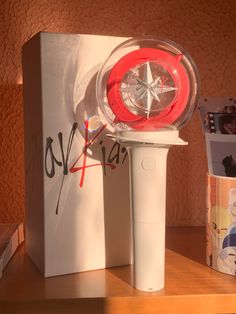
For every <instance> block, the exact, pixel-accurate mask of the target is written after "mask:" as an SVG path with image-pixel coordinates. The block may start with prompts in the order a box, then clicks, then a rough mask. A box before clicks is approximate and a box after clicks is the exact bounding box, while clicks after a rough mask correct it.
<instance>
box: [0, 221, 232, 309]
mask: <svg viewBox="0 0 236 314" xmlns="http://www.w3.org/2000/svg"><path fill="white" fill-rule="evenodd" d="M166 246H167V249H166V285H165V289H163V290H161V291H159V292H156V293H144V292H140V291H138V290H135V289H133V288H132V287H131V267H130V266H124V267H115V268H110V269H106V270H97V271H90V272H84V273H79V274H73V275H65V276H58V277H54V278H48V279H44V278H43V277H42V276H41V274H40V273H39V272H38V270H37V269H36V268H35V266H34V265H33V264H32V262H31V261H30V259H29V258H28V256H27V255H25V253H24V245H22V246H21V247H20V248H19V250H18V251H17V253H16V254H15V256H14V257H13V259H12V260H11V261H10V263H9V265H8V266H7V268H6V269H5V271H4V273H3V277H2V279H1V281H0V313H1V314H4V313H17V314H21V313H30V314H31V313H40V314H42V313H43V314H47V313H57V314H60V313H66V314H70V313H82V314H87V313H93V314H97V313H103V314H118V313H119V314H121V313H122V314H126V313H129V314H131V313H138V314H152V313H161V314H162V313H168V314H169V313H188V314H192V313H193V314H194V313H236V278H235V277H234V276H230V275H225V274H221V273H219V272H216V271H214V270H212V269H210V268H208V267H207V266H206V265H205V235H204V228H201V227H192V228H188V227H182V228H168V229H167V239H166Z"/></svg>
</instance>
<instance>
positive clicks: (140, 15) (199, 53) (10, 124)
mask: <svg viewBox="0 0 236 314" xmlns="http://www.w3.org/2000/svg"><path fill="white" fill-rule="evenodd" d="M235 9H236V1H234V0H231V1H229V0H225V1H212V0H208V1H205V0H191V1H188V0H182V1H181V0H174V1H172V0H170V1H164V0H153V1H151V0H150V1H145V0H143V1H135V0H130V1H122V0H119V1H113V0H110V1H108V0H103V1H100V0H87V1H86V0H85V1H81V0H74V1H73V0H57V1H52V0H35V1H29V0H5V1H1V6H0V34H1V36H0V38H1V39H0V222H15V221H22V220H23V219H24V170H23V167H24V164H23V154H24V147H23V136H24V130H23V105H22V97H23V95H22V85H21V84H22V75H21V47H22V45H23V44H24V42H26V41H27V40H28V39H29V38H30V37H31V36H32V35H34V34H35V33H37V32H38V31H49V32H65V33H67V32H68V33H94V34H104V35H118V36H139V35H144V34H152V35H156V36H158V37H160V38H169V39H172V40H174V41H176V42H178V43H179V44H181V45H182V46H183V47H185V49H186V50H187V51H188V52H189V53H190V54H191V56H192V57H193V58H194V60H195V62H196V64H197V66H198V69H199V72H200V77H201V93H202V95H208V96H227V95H236V84H235V81H236V61H235V57H236V41H235V38H236V28H235V27H234V21H235V16H234V13H235ZM181 135H182V138H184V139H185V140H187V141H189V146H188V147H174V148H172V149H171V152H170V154H169V166H168V183H167V184H168V201H167V223H168V224H169V225H173V224H174V225H202V224H204V220H205V174H206V171H207V167H206V153H205V147H204V142H203V136H202V134H201V129H200V123H199V119H198V115H197V114H195V115H194V117H193V119H192V121H191V122H190V123H189V124H188V125H187V126H186V127H184V129H183V130H182V131H181Z"/></svg>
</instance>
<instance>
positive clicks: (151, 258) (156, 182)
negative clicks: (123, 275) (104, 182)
mask: <svg viewBox="0 0 236 314" xmlns="http://www.w3.org/2000/svg"><path fill="white" fill-rule="evenodd" d="M127 148H128V151H129V157H130V185H131V204H132V221H133V263H134V274H133V275H134V287H135V288H136V289H139V290H142V291H157V290H160V289H162V288H163V287H164V274H165V209H166V160H167V154H168V150H169V145H166V146H162V147H151V146H146V145H145V147H144V146H135V147H134V146H130V147H127Z"/></svg>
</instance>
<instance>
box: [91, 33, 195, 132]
mask: <svg viewBox="0 0 236 314" xmlns="http://www.w3.org/2000/svg"><path fill="white" fill-rule="evenodd" d="M198 84H199V80H198V72H197V69H196V66H195V64H194V62H193V60H192V59H191V57H190V56H189V55H188V54H187V53H186V52H185V51H184V50H183V49H182V48H180V47H179V46H178V45H177V44H175V43H173V42H170V41H166V40H165V41H164V40H160V39H157V38H155V37H149V36H148V37H144V38H138V39H134V38H133V39H129V40H127V41H125V42H124V43H122V44H121V45H119V46H118V47H117V48H116V49H114V50H113V51H112V53H111V55H110V56H109V57H108V59H107V60H106V61H105V63H104V64H103V66H102V68H101V70H100V71H99V73H98V77H97V86H96V92H97V99H98V103H99V105H100V108H101V111H102V112H103V114H104V115H105V117H106V120H107V121H108V122H109V123H110V124H111V125H112V126H113V127H114V129H115V130H116V131H123V130H124V131H127V130H136V131H155V130H161V129H172V130H173V129H179V128H180V127H181V126H182V125H184V123H185V122H186V121H187V120H188V119H189V118H190V117H191V115H192V113H193V111H194V109H195V108H196V104H197V98H198V92H197V91H198V88H197V87H198Z"/></svg>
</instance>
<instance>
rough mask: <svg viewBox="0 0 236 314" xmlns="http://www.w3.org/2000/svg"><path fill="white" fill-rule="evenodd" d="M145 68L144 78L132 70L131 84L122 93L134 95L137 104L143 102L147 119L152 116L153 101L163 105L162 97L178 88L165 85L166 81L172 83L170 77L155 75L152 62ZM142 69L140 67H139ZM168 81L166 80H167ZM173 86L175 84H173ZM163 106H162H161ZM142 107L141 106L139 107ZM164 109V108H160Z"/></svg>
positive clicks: (145, 65) (135, 70) (144, 65)
mask: <svg viewBox="0 0 236 314" xmlns="http://www.w3.org/2000/svg"><path fill="white" fill-rule="evenodd" d="M141 66H142V67H143V75H142V78H140V77H139V71H138V70H137V69H135V68H134V69H132V70H131V72H132V74H131V77H132V79H131V80H130V83H128V82H126V84H125V86H124V85H123V86H122V87H121V89H120V91H121V92H122V93H123V92H125V93H127V94H130V95H132V98H134V100H135V102H139V101H141V102H142V107H143V109H144V110H145V112H146V115H147V117H149V116H150V113H151V111H152V106H153V100H156V101H157V102H159V103H161V97H160V96H161V95H162V94H164V93H169V92H171V91H175V90H177V88H176V87H174V86H170V85H165V82H164V81H168V80H169V81H170V75H169V77H167V75H166V76H165V75H163V74H162V75H161V74H160V75H158V74H156V75H153V73H152V68H151V65H150V62H146V63H144V64H142V65H141ZM139 67H140V66H139ZM165 79H166V80H165ZM172 85H173V83H172ZM160 105H161V104H160ZM138 107H140V105H139V106H138ZM160 107H161V108H162V106H160Z"/></svg>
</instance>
